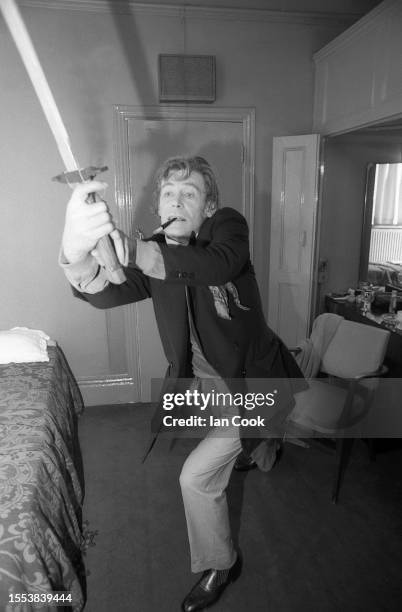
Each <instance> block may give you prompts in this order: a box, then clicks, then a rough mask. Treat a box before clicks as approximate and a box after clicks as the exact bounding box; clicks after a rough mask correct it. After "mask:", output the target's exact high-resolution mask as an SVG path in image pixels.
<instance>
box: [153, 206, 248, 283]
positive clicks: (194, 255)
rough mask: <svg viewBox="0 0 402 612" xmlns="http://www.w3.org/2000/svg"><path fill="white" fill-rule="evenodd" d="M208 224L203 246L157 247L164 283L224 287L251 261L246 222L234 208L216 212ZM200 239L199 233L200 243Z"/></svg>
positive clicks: (163, 245)
mask: <svg viewBox="0 0 402 612" xmlns="http://www.w3.org/2000/svg"><path fill="white" fill-rule="evenodd" d="M211 223H212V228H211V239H210V240H209V242H207V243H206V245H205V246H199V245H192V244H189V245H188V246H178V247H173V248H172V247H169V246H167V245H165V244H161V245H159V247H160V250H161V253H162V257H163V260H164V264H165V272H166V277H165V282H173V283H181V284H184V285H191V286H195V285H223V284H225V283H227V282H228V281H231V280H233V279H235V278H236V277H237V276H238V275H239V274H240V272H241V270H242V269H243V268H244V266H245V265H246V264H247V262H248V261H249V258H250V253H249V241H248V226H247V222H246V220H245V219H244V217H243V216H242V215H241V214H240V213H238V212H237V211H235V210H234V209H231V208H223V209H221V210H219V211H218V212H217V213H215V215H214V217H212V220H211ZM201 236H202V231H201V232H200V241H201Z"/></svg>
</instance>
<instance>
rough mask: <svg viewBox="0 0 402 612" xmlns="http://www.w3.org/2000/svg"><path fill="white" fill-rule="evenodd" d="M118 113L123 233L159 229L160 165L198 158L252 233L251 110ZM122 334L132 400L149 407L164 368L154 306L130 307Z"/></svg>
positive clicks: (130, 109) (223, 201)
mask: <svg viewBox="0 0 402 612" xmlns="http://www.w3.org/2000/svg"><path fill="white" fill-rule="evenodd" d="M117 113H118V116H117V126H116V138H117V153H118V155H117V162H118V163H119V161H120V164H119V168H120V169H121V171H120V172H117V177H116V178H117V196H118V197H117V200H118V205H119V208H120V213H121V214H120V217H121V226H122V228H123V230H124V231H125V232H126V233H131V234H132V233H133V229H134V228H136V227H137V228H138V227H140V228H141V230H142V231H143V232H144V233H145V234H146V235H150V234H151V233H152V230H153V229H155V228H156V227H157V226H158V225H159V218H158V217H157V215H156V213H155V212H152V200H153V177H154V174H155V172H156V170H157V169H158V167H159V166H160V165H161V163H162V162H163V161H164V160H165V159H167V158H168V157H172V156H177V155H201V156H202V157H205V158H206V159H207V160H208V161H209V162H210V164H211V166H212V168H213V169H214V172H215V174H216V177H217V181H218V186H219V190H220V205H221V206H231V207H232V208H235V209H236V210H238V211H239V212H241V213H242V214H243V215H244V216H245V217H246V219H247V220H248V222H249V225H250V230H251V232H252V227H253V219H252V211H253V207H252V203H253V202H252V201H253V181H252V173H251V172H250V167H253V145H252V144H251V143H253V139H252V130H251V129H250V128H251V124H252V119H253V112H252V111H246V112H244V111H241V110H240V109H239V110H238V111H234V109H229V110H228V111H224V110H223V109H215V110H213V109H207V110H205V109H204V110H203V109H189V108H184V109H182V110H180V109H178V108H177V107H173V108H172V110H163V109H162V110H161V108H158V109H155V108H148V109H147V108H146V107H145V108H143V109H139V108H135V107H118V108H117ZM125 328H126V330H127V334H126V343H127V346H130V347H132V348H131V349H130V350H131V352H130V351H128V353H129V355H131V371H132V380H133V401H143V402H146V401H149V400H150V398H151V394H150V391H151V380H152V379H153V378H162V377H163V376H164V373H165V370H166V367H167V362H166V359H165V356H164V353H163V349H162V346H161V342H160V339H159V334H158V331H157V326H156V321H155V316H154V312H153V307H152V302H151V300H145V301H143V302H140V303H138V304H134V305H130V306H128V307H127V310H126V322H125Z"/></svg>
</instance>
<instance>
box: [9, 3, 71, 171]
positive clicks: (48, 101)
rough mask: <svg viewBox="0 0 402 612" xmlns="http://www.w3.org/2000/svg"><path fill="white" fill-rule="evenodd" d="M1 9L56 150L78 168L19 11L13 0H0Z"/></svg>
mask: <svg viewBox="0 0 402 612" xmlns="http://www.w3.org/2000/svg"><path fill="white" fill-rule="evenodd" d="M0 10H1V12H2V13H3V17H4V20H5V22H6V24H7V26H8V29H9V30H10V34H11V36H12V38H13V40H14V42H15V45H16V47H17V49H18V51H19V54H20V56H21V59H22V61H23V63H24V65H25V68H26V70H27V72H28V75H29V78H30V79H31V81H32V85H33V87H34V89H35V92H36V95H37V96H38V100H39V102H40V105H41V107H42V110H43V112H44V113H45V116H46V119H47V122H48V124H49V127H50V129H51V131H52V133H53V136H54V139H55V141H56V144H57V148H58V149H59V153H60V155H61V158H62V160H63V163H64V165H65V168H66V170H68V171H71V170H78V169H79V165H78V163H77V161H76V159H75V157H74V155H73V152H72V150H71V146H70V140H69V137H68V134H67V130H66V128H65V125H64V123H63V120H62V118H61V115H60V113H59V109H58V108H57V105H56V102H55V99H54V97H53V94H52V92H51V89H50V87H49V84H48V82H47V80H46V77H45V74H44V72H43V70H42V66H41V65H40V62H39V58H38V56H37V54H36V51H35V48H34V46H33V44H32V40H31V37H30V36H29V33H28V31H27V29H26V27H25V24H24V21H23V19H22V16H21V13H20V11H19V9H18V7H17V5H16V3H15V1H14V0H0Z"/></svg>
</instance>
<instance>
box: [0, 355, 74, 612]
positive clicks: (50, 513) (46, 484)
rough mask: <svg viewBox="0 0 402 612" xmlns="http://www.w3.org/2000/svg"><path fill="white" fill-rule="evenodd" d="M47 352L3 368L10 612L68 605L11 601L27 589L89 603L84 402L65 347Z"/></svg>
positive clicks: (0, 516) (2, 582) (2, 601)
mask: <svg viewBox="0 0 402 612" xmlns="http://www.w3.org/2000/svg"><path fill="white" fill-rule="evenodd" d="M48 351H49V358H50V361H49V362H44V363H28V364H27V363H24V364H14V363H13V364H7V365H0V609H1V610H2V611H3V610H4V611H5V612H11V611H12V612H28V611H31V610H38V609H39V610H41V611H45V610H49V611H50V610H53V612H55V611H56V610H62V609H63V608H61V607H58V608H55V607H53V606H52V607H51V606H50V604H48V603H20V604H17V603H13V604H10V603H9V602H10V600H11V599H12V595H13V594H20V593H24V594H27V595H26V598H27V599H28V595H30V594H31V595H30V597H29V599H33V595H32V594H36V597H35V599H36V600H37V599H39V600H40V599H42V602H43V599H44V597H45V595H49V596H50V594H52V593H54V592H60V591H63V592H70V593H72V599H73V606H72V608H68V609H69V610H71V609H72V610H74V612H78V611H80V610H82V609H83V606H84V599H85V574H84V568H83V562H82V554H81V545H82V531H81V528H82V525H81V522H82V521H81V519H82V516H81V508H82V501H83V476H82V474H83V472H82V465H81V454H80V449H79V443H78V434H77V417H78V415H79V414H80V413H81V412H82V410H83V404H82V399H81V395H80V393H79V390H78V387H77V385H76V382H75V380H74V377H73V375H72V374H71V371H70V369H69V366H68V364H67V361H66V359H65V357H64V355H63V353H62V351H61V350H60V348H59V347H56V346H50V347H49V348H48ZM38 594H39V595H42V597H41V598H40V597H39V596H38ZM14 600H15V598H14ZM59 605H60V604H59Z"/></svg>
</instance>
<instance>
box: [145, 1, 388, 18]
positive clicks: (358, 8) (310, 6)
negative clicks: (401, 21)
mask: <svg viewBox="0 0 402 612" xmlns="http://www.w3.org/2000/svg"><path fill="white" fill-rule="evenodd" d="M380 3H381V2H380V0H142V4H159V5H161V4H170V5H183V6H201V7H218V8H243V9H265V10H271V11H291V12H297V13H309V12H313V13H333V14H336V13H342V14H354V15H357V16H359V17H361V16H363V15H365V14H366V13H368V12H369V11H371V9H373V8H374V7H375V6H377V5H378V4H380Z"/></svg>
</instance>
